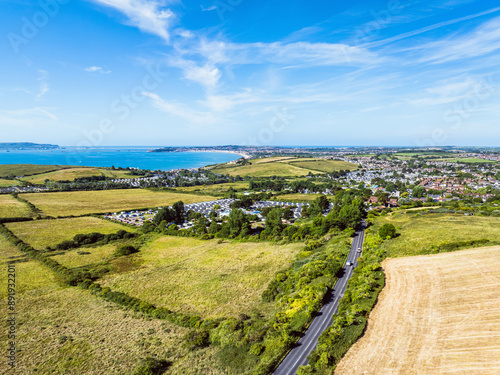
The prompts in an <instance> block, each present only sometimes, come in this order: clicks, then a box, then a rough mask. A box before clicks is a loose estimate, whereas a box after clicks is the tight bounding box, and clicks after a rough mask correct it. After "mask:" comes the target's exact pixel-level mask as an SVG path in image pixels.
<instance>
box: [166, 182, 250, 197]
mask: <svg viewBox="0 0 500 375" xmlns="http://www.w3.org/2000/svg"><path fill="white" fill-rule="evenodd" d="M249 187H250V183H249V182H246V181H238V182H228V183H225V184H215V185H198V186H185V187H178V188H175V190H177V191H185V192H188V193H189V192H197V193H203V194H207V195H218V194H223V193H226V192H227V191H228V190H229V188H233V189H234V190H237V191H238V190H248V188H249Z"/></svg>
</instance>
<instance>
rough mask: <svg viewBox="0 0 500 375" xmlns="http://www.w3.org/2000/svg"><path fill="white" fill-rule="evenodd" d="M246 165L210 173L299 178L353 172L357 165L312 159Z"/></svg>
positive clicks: (269, 159) (219, 169)
mask: <svg viewBox="0 0 500 375" xmlns="http://www.w3.org/2000/svg"><path fill="white" fill-rule="evenodd" d="M250 163H251V164H248V165H242V166H238V165H232V164H223V165H218V166H216V167H215V168H214V169H212V172H214V173H219V174H229V175H231V176H238V175H239V176H253V177H270V176H280V177H294V176H297V177H301V176H307V175H308V174H310V173H311V174H318V173H331V172H334V171H339V170H341V169H344V170H355V169H357V165H356V164H353V163H347V162H344V161H337V160H325V159H313V158H287V157H283V158H268V159H256V160H252V161H250Z"/></svg>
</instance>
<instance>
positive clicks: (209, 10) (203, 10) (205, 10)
mask: <svg viewBox="0 0 500 375" xmlns="http://www.w3.org/2000/svg"><path fill="white" fill-rule="evenodd" d="M216 9H217V7H216V6H215V5H212V6H210V7H208V8H205V7H204V6H203V5H201V11H202V12H211V11H212V10H216Z"/></svg>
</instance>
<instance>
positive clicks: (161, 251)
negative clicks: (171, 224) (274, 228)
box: [102, 236, 304, 317]
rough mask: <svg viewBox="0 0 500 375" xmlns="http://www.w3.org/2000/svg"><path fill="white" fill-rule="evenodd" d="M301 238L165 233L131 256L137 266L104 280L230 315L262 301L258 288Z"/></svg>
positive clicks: (210, 313)
mask: <svg viewBox="0 0 500 375" xmlns="http://www.w3.org/2000/svg"><path fill="white" fill-rule="evenodd" d="M303 246H304V245H303V244H300V243H295V244H289V245H276V244H271V243H249V242H247V243H238V242H224V243H222V244H219V243H217V240H210V241H202V240H199V239H194V238H184V237H169V236H163V237H160V238H157V239H155V240H154V241H152V242H151V243H149V244H148V245H146V246H144V247H143V248H141V251H140V252H139V253H138V254H135V255H132V256H131V257H130V258H132V259H133V261H134V262H136V264H137V265H140V268H139V269H136V270H133V271H130V272H125V273H120V274H117V275H110V276H106V277H105V278H104V279H103V280H102V285H103V286H107V287H110V288H111V289H112V290H116V291H121V292H124V293H127V294H129V295H131V296H133V297H137V298H140V299H143V300H146V301H148V302H151V303H154V304H156V305H157V306H164V307H167V308H169V309H171V310H174V311H178V312H183V313H189V314H199V315H201V316H203V317H229V316H238V314H241V313H246V314H249V313H250V312H251V311H252V310H253V309H254V308H259V307H261V306H262V304H263V302H262V301H261V294H262V292H263V291H264V289H265V288H266V287H267V285H268V283H269V282H270V281H271V279H272V277H273V276H274V274H275V273H276V272H277V271H279V270H281V269H284V268H286V267H287V266H288V265H289V264H290V262H291V261H292V260H293V259H294V257H295V255H296V254H297V253H298V252H299V251H300V250H301V249H302V248H303Z"/></svg>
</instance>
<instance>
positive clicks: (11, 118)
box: [0, 107, 58, 127]
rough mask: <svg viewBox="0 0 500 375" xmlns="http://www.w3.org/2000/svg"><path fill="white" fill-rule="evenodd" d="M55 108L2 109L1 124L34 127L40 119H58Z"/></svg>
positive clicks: (0, 110) (0, 111) (0, 113)
mask: <svg viewBox="0 0 500 375" xmlns="http://www.w3.org/2000/svg"><path fill="white" fill-rule="evenodd" d="M53 110H54V108H48V107H35V108H26V109H15V110H4V109H0V124H1V125H5V126H28V127H33V126H36V125H37V122H39V121H47V120H52V121H57V120H58V118H57V116H56V115H55V114H54V113H53Z"/></svg>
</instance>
